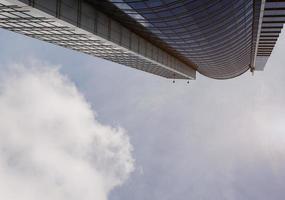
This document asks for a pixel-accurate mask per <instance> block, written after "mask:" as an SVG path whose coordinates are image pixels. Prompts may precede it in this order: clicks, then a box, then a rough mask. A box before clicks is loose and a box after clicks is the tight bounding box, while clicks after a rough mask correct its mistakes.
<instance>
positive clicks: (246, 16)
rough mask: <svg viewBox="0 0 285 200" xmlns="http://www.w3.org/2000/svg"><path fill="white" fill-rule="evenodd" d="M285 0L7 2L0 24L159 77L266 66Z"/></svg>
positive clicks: (225, 74)
mask: <svg viewBox="0 0 285 200" xmlns="http://www.w3.org/2000/svg"><path fill="white" fill-rule="evenodd" d="M284 22H285V0H279V1H276V0H267V1H265V0H176V1H174V0H144V1H139V0H49V1H46V0H0V27H2V28H5V29H8V30H11V31H15V32H18V33H21V34H25V35H28V36H30V37H34V38H38V39H40V40H44V41H47V42H51V43H54V44H57V45H60V46H64V47H67V48H70V49H74V50H77V51H81V52H84V53H87V54H90V55H94V56H98V57H101V58H104V59H107V60H111V61H114V62H116V63H119V64H123V65H127V66H130V67H133V68H137V69H140V70H143V71H146V72H150V73H153V74H156V75H159V76H163V77H167V78H174V79H195V76H196V71H198V72H199V73H201V74H203V75H205V76H207V77H211V78H216V79H229V78H233V77H236V76H239V75H241V74H242V73H244V72H246V71H247V70H249V69H250V70H251V71H254V70H263V68H264V66H265V63H266V61H267V59H268V57H269V56H270V54H271V52H272V50H273V48H274V46H275V43H276V40H277V39H278V36H279V33H280V32H281V29H282V27H283V23H284Z"/></svg>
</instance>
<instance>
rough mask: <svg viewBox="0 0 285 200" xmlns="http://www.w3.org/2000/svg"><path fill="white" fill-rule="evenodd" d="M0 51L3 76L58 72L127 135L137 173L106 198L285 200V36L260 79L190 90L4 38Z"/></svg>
mask: <svg viewBox="0 0 285 200" xmlns="http://www.w3.org/2000/svg"><path fill="white" fill-rule="evenodd" d="M0 43H1V49H0V68H2V69H3V70H4V69H5V70H6V69H7V68H9V67H10V66H12V65H15V64H20V65H23V66H29V65H37V64H31V62H36V63H44V64H41V65H45V66H58V67H60V73H61V74H63V75H64V76H67V77H68V78H69V80H70V81H71V82H73V83H74V84H75V86H76V87H77V89H78V90H79V92H80V93H81V94H83V95H84V97H85V99H86V100H87V102H88V103H89V104H90V105H91V107H92V110H93V112H94V113H96V119H97V120H98V121H99V122H100V123H102V124H104V125H109V126H112V127H118V126H119V127H122V128H124V129H125V130H126V134H127V135H128V136H129V138H130V143H131V144H132V146H133V149H134V150H133V158H134V159H135V170H134V171H133V173H132V174H131V175H130V176H129V178H128V179H127V180H126V181H125V182H124V184H123V185H122V186H118V187H115V188H114V189H112V191H111V193H110V194H109V199H110V200H123V199H124V200H128V199H130V200H134V199H135V200H146V199H165V200H168V199H169V200H172V199H176V200H185V199H211V200H212V199H217V200H221V199H230V200H236V199H243V200H247V199H250V200H252V199H258V200H262V199H264V200H268V199H284V198H285V191H284V185H285V177H284V176H285V153H284V152H285V151H284V150H285V135H284V134H285V127H284V124H285V107H284V102H285V93H284V84H285V79H284V74H285V68H284V63H285V57H284V52H285V34H284V31H283V33H282V35H281V37H280V38H279V41H278V43H277V46H276V48H275V49H274V51H273V54H272V56H271V58H270V59H269V61H268V63H267V66H266V68H265V71H264V72H256V73H255V75H254V76H251V74H250V73H249V72H248V73H245V74H244V75H242V76H240V77H237V78H235V79H231V80H225V81H218V80H213V79H208V78H206V77H203V76H200V75H198V77H197V80H195V81H191V82H190V84H187V83H186V81H177V82H176V83H175V84H173V83H172V80H167V79H164V78H161V77H158V76H154V75H151V74H147V73H145V72H141V71H138V70H134V69H131V68H128V67H125V66H122V65H118V64H115V63H111V62H109V61H105V60H102V59H99V58H96V57H92V56H88V55H84V54H82V53H79V52H75V51H72V50H68V49H64V48H61V47H57V46H54V45H52V44H48V43H45V42H41V41H38V40H35V39H31V38H27V37H25V36H21V35H18V34H15V33H11V32H8V31H5V30H0ZM39 67H40V66H39ZM3 70H2V71H3ZM0 131H1V130H0ZM82 134H84V133H82ZM111 164H112V163H111ZM82 184H83V183H82ZM91 188H92V187H91Z"/></svg>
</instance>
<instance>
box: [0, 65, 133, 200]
mask: <svg viewBox="0 0 285 200" xmlns="http://www.w3.org/2000/svg"><path fill="white" fill-rule="evenodd" d="M0 123H1V125H0V199H1V200H2V199H3V200H38V199H41V200H78V199H82V200H91V199H92V200H94V199H96V200H104V199H107V196H108V193H109V192H110V191H111V190H112V189H113V188H114V187H116V186H119V185H121V184H122V183H123V182H124V181H125V180H126V179H127V178H128V176H129V174H130V173H131V172H132V171H133V168H134V167H133V165H134V160H133V158H132V156H131V151H132V146H131V144H130V142H129V138H128V136H127V135H126V133H125V131H124V130H123V129H122V128H112V127H109V126H106V125H102V124H100V123H99V122H98V121H96V119H95V117H94V114H93V112H92V110H91V108H90V106H89V104H88V103H87V102H86V100H85V99H84V98H83V96H82V95H81V94H80V93H79V92H78V91H77V89H76V87H75V86H74V85H73V84H72V83H71V82H70V81H69V80H68V79H67V78H66V77H63V76H62V75H60V74H59V72H58V70H56V69H54V68H53V69H51V68H47V67H39V68H25V67H17V69H13V70H10V71H9V72H7V73H5V74H4V75H3V73H2V76H1V79H0Z"/></svg>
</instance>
